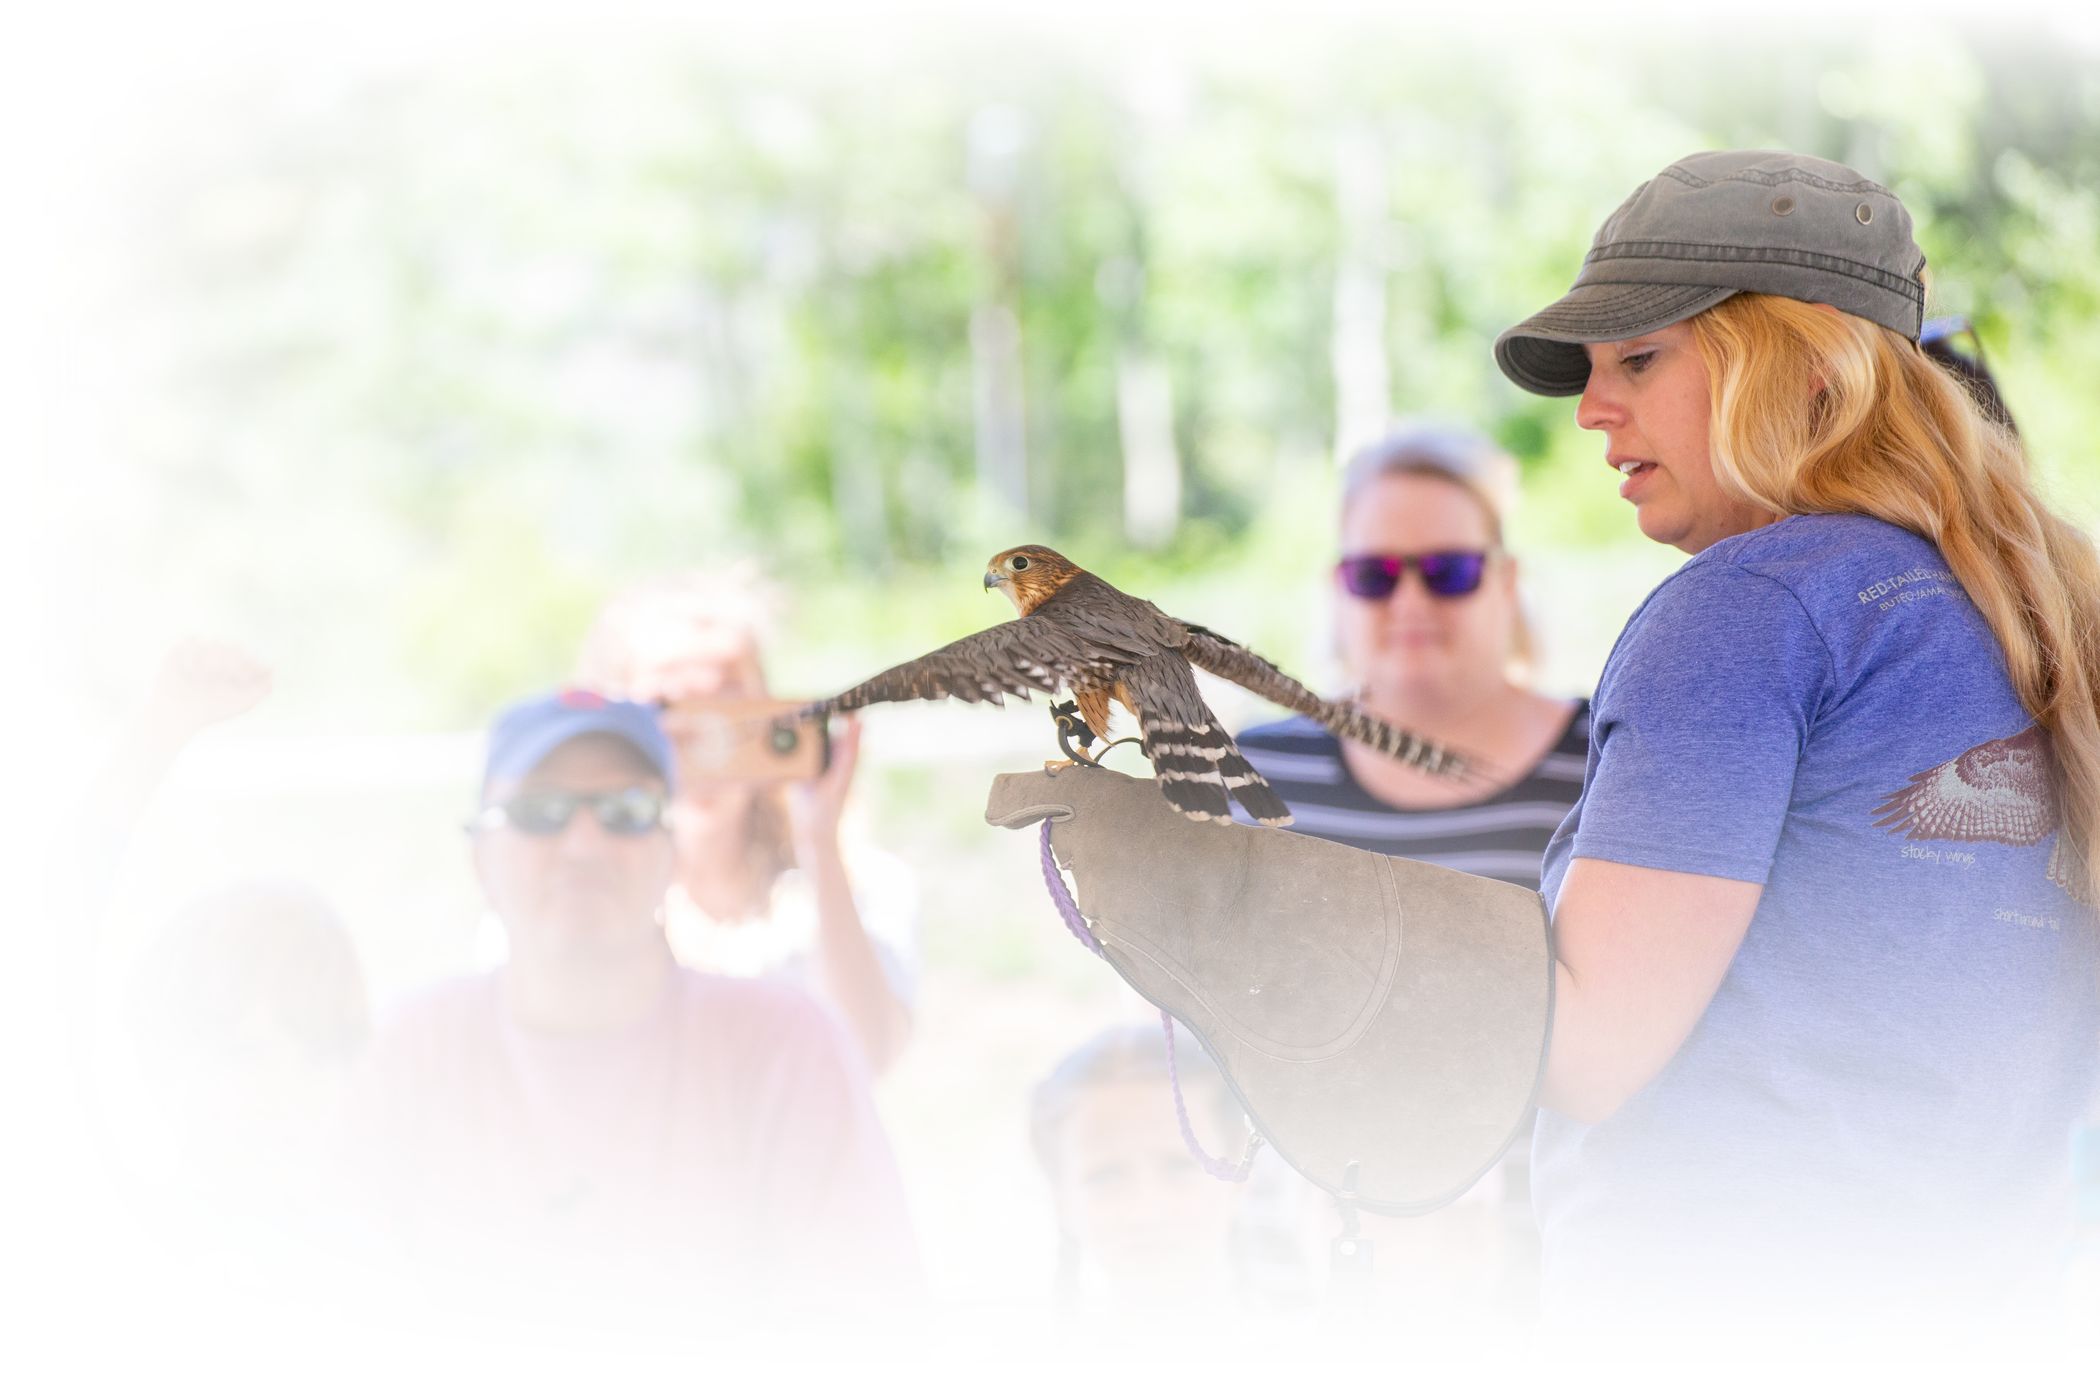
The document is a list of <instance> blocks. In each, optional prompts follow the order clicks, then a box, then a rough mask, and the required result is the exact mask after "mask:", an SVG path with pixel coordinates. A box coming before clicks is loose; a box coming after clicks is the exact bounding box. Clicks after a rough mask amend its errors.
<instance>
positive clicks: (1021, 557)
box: [1006, 554, 1028, 574]
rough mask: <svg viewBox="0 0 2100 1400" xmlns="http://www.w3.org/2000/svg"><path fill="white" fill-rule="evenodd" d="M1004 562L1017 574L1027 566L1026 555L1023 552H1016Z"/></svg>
mask: <svg viewBox="0 0 2100 1400" xmlns="http://www.w3.org/2000/svg"><path fill="white" fill-rule="evenodd" d="M1006 562H1007V565H1008V566H1009V567H1010V568H1012V569H1013V571H1014V572H1015V573H1017V574H1018V573H1020V572H1021V571H1022V570H1023V569H1025V568H1027V567H1028V556H1027V555H1025V554H1016V555H1015V556H1014V557H1013V558H1011V559H1009V560H1007V561H1006Z"/></svg>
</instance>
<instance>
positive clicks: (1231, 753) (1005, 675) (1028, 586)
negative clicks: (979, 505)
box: [802, 545, 1464, 826]
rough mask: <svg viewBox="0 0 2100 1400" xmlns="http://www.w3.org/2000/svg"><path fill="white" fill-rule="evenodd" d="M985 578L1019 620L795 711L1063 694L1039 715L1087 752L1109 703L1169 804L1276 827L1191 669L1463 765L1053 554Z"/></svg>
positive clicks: (1366, 736)
mask: <svg viewBox="0 0 2100 1400" xmlns="http://www.w3.org/2000/svg"><path fill="white" fill-rule="evenodd" d="M984 586H985V588H986V590H987V591H989V590H991V589H994V588H996V589H998V590H999V591H1000V592H1001V593H1003V594H1005V595H1006V597H1007V598H1008V600H1010V601H1011V602H1012V603H1013V605H1014V608H1015V609H1016V610H1017V611H1018V612H1019V613H1020V616H1019V617H1017V618H1015V619H1014V620H1013V621H1011V622H1002V623H1000V624H999V625H998V626H996V627H988V628H986V629H985V630H984V631H982V632H976V633H973V634H971V635H970V636H967V637H964V638H963V639H962V640H961V641H958V642H951V643H949V644H948V645H947V646H944V647H942V648H940V649H939V650H938V651H932V652H928V653H927V654H926V655H924V656H922V657H920V658H919V659H918V660H916V661H907V662H905V663H904V664H903V665H902V666H893V667H891V668H890V669H889V670H887V671H884V672H882V673H881V674H880V675H877V676H874V677H872V678H870V679H869V680H866V681H863V682H862V683H861V684H859V685H857V686H854V687H853V688H852V689H851V690H846V691H841V692H840V693H839V694H837V695H834V696H832V697H831V698H830V699H828V700H817V701H814V702H812V703H811V704H809V705H808V706H806V707H804V709H803V710H802V715H803V716H804V717H807V718H816V717H820V716H823V715H827V714H830V713H832V712H833V711H835V710H857V709H860V708H862V707H863V706H866V705H874V704H880V703H882V702H884V701H892V700H937V699H941V698H943V697H946V696H953V697H955V698H956V699H958V700H967V701H970V702H972V703H975V702H977V701H980V700H988V701H990V702H991V703H992V704H994V705H1002V704H1004V703H1005V701H1006V697H1007V696H1009V695H1012V696H1015V697H1017V698H1020V699H1026V698H1028V696H1029V695H1030V694H1032V693H1037V692H1040V693H1043V694H1050V695H1054V694H1056V693H1057V692H1058V691H1060V690H1069V691H1071V693H1072V701H1071V702H1070V703H1068V704H1065V705H1059V706H1053V707H1052V711H1051V712H1052V714H1053V715H1056V716H1058V719H1059V744H1060V746H1062V747H1064V748H1065V751H1066V752H1067V753H1071V754H1073V757H1074V758H1075V759H1076V760H1077V761H1079V762H1082V763H1091V762H1093V761H1094V759H1093V756H1092V755H1091V754H1090V753H1088V752H1087V750H1086V749H1085V748H1084V747H1083V748H1082V749H1081V750H1079V751H1077V752H1076V753H1075V752H1074V751H1073V750H1072V749H1071V748H1070V746H1069V745H1068V744H1066V742H1065V740H1066V738H1067V737H1068V736H1076V737H1077V738H1078V739H1079V740H1080V742H1081V743H1082V745H1091V744H1092V743H1093V742H1094V741H1095V740H1096V738H1097V737H1106V735H1107V734H1108V725H1109V704H1110V702H1111V701H1114V702H1119V703H1120V704H1121V705H1122V706H1123V708H1124V709H1125V710H1128V711H1129V712H1130V713H1131V714H1132V715H1133V716H1135V718H1136V720H1137V725H1138V735H1139V738H1138V746H1139V751H1140V752H1142V753H1143V754H1144V755H1145V756H1146V757H1147V758H1149V759H1151V760H1152V767H1153V771H1154V773H1155V775H1156V776H1157V777H1158V779H1159V786H1160V791H1161V792H1162V793H1163V794H1164V795H1165V797H1166V799H1167V802H1168V803H1169V804H1170V805H1172V806H1173V807H1174V809H1175V810H1176V811H1178V812H1180V813H1181V814H1182V815H1184V816H1186V817H1189V818H1191V819H1193V820H1196V821H1218V822H1230V821H1231V820H1232V807H1231V802H1230V800H1229V799H1230V798H1233V797H1237V798H1238V799H1239V801H1240V805H1241V806H1242V807H1244V808H1246V809H1247V815H1248V816H1250V817H1252V818H1254V820H1256V821H1258V822H1260V823H1262V824H1263V825H1265V826H1288V825H1289V824H1290V821H1291V812H1290V808H1288V807H1286V806H1285V805H1284V802H1283V799H1282V798H1280V797H1278V796H1277V795H1276V793H1275V791H1274V790H1273V789H1272V788H1270V786H1269V785H1268V783H1267V782H1266V781H1264V780H1263V778H1262V776H1261V774H1260V773H1258V772H1256V771H1255V769H1254V765H1253V764H1251V763H1249V762H1247V760H1246V758H1245V757H1243V756H1242V755H1241V753H1240V751H1239V747H1238V746H1237V745H1235V744H1234V743H1233V742H1232V736H1231V735H1230V734H1228V733H1227V732H1226V730H1225V726H1224V725H1223V724H1221V723H1219V721H1218V717H1217V716H1216V715H1214V714H1212V713H1211V711H1210V707H1209V706H1208V705H1206V704H1205V703H1204V702H1203V696H1202V695H1201V694H1200V693H1199V692H1198V691H1197V689H1196V676H1195V672H1194V670H1193V669H1192V668H1194V667H1198V666H1200V667H1202V668H1203V669H1204V670H1205V671H1208V672H1210V673H1211V674H1212V675H1214V676H1219V677H1222V678H1223V679H1225V680H1228V681H1231V682H1233V683H1234V684H1235V685H1239V686H1243V687H1245V688H1246V689H1248V690H1251V691H1253V692H1254V693H1255V694H1256V695H1259V696H1261V697H1262V698H1263V699H1265V700H1272V701H1274V702H1275V703H1277V704H1279V705H1283V706H1285V707H1287V708H1289V709H1292V710H1296V711H1297V712H1298V713H1299V714H1302V715H1305V716H1307V717H1309V718H1311V719H1313V720H1314V721H1316V722H1318V723H1319V724H1320V725H1322V726H1324V727H1325V728H1327V729H1328V730H1331V731H1332V732H1333V733H1335V734H1337V735H1339V736H1341V737H1343V738H1347V739H1354V740H1357V741H1358V742H1359V743H1364V744H1368V745H1370V746H1371V747H1372V748H1375V749H1377V750H1378V751H1379V752H1381V753H1386V754H1390V755H1392V756H1393V757H1394V758H1397V759H1400V760H1401V761H1402V762H1404V763H1408V764H1412V765H1413V766H1414V767H1417V768H1420V769H1422V770H1423V771H1425V772H1428V773H1434V774H1439V775H1446V776H1454V777H1455V776H1457V775H1458V774H1459V773H1460V772H1461V771H1463V769H1464V762H1463V760H1462V759H1460V757H1459V756H1458V755H1457V754H1454V753H1452V752H1451V751H1450V750H1448V749H1446V748H1444V747H1443V746H1442V745H1440V744H1436V743H1433V742H1431V741H1430V740H1428V739H1425V738H1423V737H1421V736H1420V735H1417V734H1412V733H1409V732H1408V731H1406V730H1404V729H1399V728H1395V727H1394V726H1392V725H1390V724H1387V723H1386V722H1385V721H1384V720H1381V719H1379V718H1377V717H1376V716H1374V715H1371V714H1369V713H1367V712H1365V711H1364V710H1361V709H1359V708H1357V706H1355V705H1354V704H1351V703H1350V702H1349V701H1346V700H1326V699H1323V698H1321V697H1320V696H1318V695H1316V694H1314V693H1313V692H1312V691H1311V690H1308V689H1307V688H1306V687H1305V686H1303V685H1301V684H1300V683H1299V682H1297V681H1295V680H1293V679H1291V678H1290V677H1289V676H1287V675H1285V674H1284V673H1283V672H1282V671H1280V670H1278V669H1277V668H1276V667H1275V666H1273V665H1271V664H1270V663H1269V662H1267V661H1264V660H1263V659H1262V658H1261V657H1259V656H1256V655H1255V654H1254V653H1253V652H1251V651H1249V650H1247V648H1245V647H1243V646H1241V645H1240V644H1239V643H1237V642H1235V641H1232V640H1230V639H1228V638H1226V637H1222V636H1220V635H1219V634H1218V633H1216V632H1213V631H1211V630H1210V629H1209V628H1207V627H1199V626H1197V625H1196V624H1195V623H1193V622H1184V621H1182V620H1181V619H1179V618H1176V617H1171V616H1169V615H1168V614H1166V613H1164V612H1162V611H1160V610H1159V609H1158V608H1156V607H1154V606H1153V605H1152V604H1151V603H1148V602H1146V601H1145V600H1144V599H1143V598H1133V597H1131V596H1130V595H1129V594H1128V593H1124V592H1122V591H1120V590H1119V589H1116V588H1113V587H1111V586H1110V585H1109V584H1108V583H1106V582H1104V581H1103V580H1102V579H1101V578H1099V577H1098V576H1096V575H1094V574H1090V573H1088V572H1087V571H1086V570H1085V569H1082V568H1080V567H1079V566H1078V565H1076V564H1074V563H1073V562H1072V561H1071V560H1069V559H1067V558H1065V557H1064V556H1063V555H1062V554H1059V553H1058V552H1057V551H1056V550H1053V549H1045V548H1044V547H1042V546H1041V545H1021V546H1020V547H1018V548H1015V549H1009V550H1005V551H1003V552H1001V553H999V554H995V555H993V556H992V559H991V562H990V564H989V565H988V566H987V567H986V569H985V574H984ZM1075 710H1076V713H1074V711H1075Z"/></svg>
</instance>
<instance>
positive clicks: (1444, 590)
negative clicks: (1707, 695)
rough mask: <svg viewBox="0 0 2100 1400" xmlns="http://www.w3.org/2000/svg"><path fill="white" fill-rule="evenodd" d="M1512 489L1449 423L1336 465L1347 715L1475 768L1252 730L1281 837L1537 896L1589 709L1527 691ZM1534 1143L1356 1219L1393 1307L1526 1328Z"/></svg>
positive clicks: (1314, 736)
mask: <svg viewBox="0 0 2100 1400" xmlns="http://www.w3.org/2000/svg"><path fill="white" fill-rule="evenodd" d="M1516 488H1517V467H1516V463H1515V462H1513V461H1512V460H1510V458H1509V456H1508V455H1507V454H1506V453H1504V452H1502V451H1501V449H1499V448H1497V447H1496V446H1495V445H1494V444H1493V443H1492V442H1490V441H1488V440H1487V439H1486V438H1484V437H1482V436H1480V435H1479V434H1477V433H1473V432H1470V431H1466V430H1464V429H1460V428H1455V427H1449V426H1443V425H1435V424H1426V423H1414V424H1403V425H1400V426H1399V427H1397V428H1395V430H1394V431H1392V432H1391V433H1389V434H1388V435H1387V436H1385V437H1383V438H1381V439H1379V440H1378V441H1376V442H1373V443H1370V444H1369V445H1367V446H1365V447H1363V448H1362V449H1361V450H1359V451H1358V452H1356V453H1355V454H1354V455H1353V456H1352V457H1351V458H1350V459H1349V463H1348V465H1347V467H1346V468H1345V469H1344V471H1343V476H1342V513H1341V530H1340V535H1341V550H1340V555H1341V557H1340V559H1339V561H1338V562H1337V563H1336V564H1335V566H1334V607H1335V614H1336V639H1337V641H1338V643H1339V649H1340V652H1341V658H1342V662H1343V665H1344V666H1345V668H1346V669H1347V672H1348V675H1349V678H1350V679H1351V681H1352V682H1354V684H1355V685H1356V687H1357V698H1358V701H1359V703H1361V704H1362V705H1363V706H1364V707H1365V708H1366V709H1369V710H1370V711H1371V712H1372V713H1374V714H1376V715H1378V716H1379V717H1380V718H1382V719H1385V720H1389V721H1391V722H1392V723H1394V724H1398V725H1402V726H1405V727H1407V728H1409V729H1414V730H1417V731H1419V732H1422V733H1427V734H1434V735H1436V736H1437V737H1438V738H1439V739H1441V740H1443V741H1444V742H1446V743H1448V744H1450V745H1451V746H1452V747H1453V748H1455V749H1457V750H1459V751H1460V752H1462V753H1464V754H1466V755H1467V756H1468V757H1469V758H1470V759H1471V760H1472V761H1473V765H1472V769H1471V773H1472V776H1470V777H1468V778H1466V779H1464V780H1463V781H1461V782H1459V783H1457V784H1454V783H1453V781H1452V780H1451V779H1450V778H1448V777H1430V776H1428V775H1425V774H1423V773H1421V772H1419V771H1418V770H1416V769H1413V768H1410V767H1408V766H1407V765H1405V764H1402V763H1400V762H1399V761H1397V760H1395V759H1391V758H1388V757H1386V756H1385V755H1383V754H1380V753H1377V752H1375V751H1374V750H1371V749H1368V748H1366V747H1364V746H1363V745H1361V744H1357V743H1354V742H1352V741H1349V740H1341V739H1337V738H1335V736H1333V735H1332V734H1329V733H1328V732H1327V731H1326V730H1324V729H1322V728H1320V727H1319V726H1318V725H1316V724H1313V723H1312V722H1311V721H1309V720H1305V719H1299V718H1292V719H1288V720H1284V721H1282V722H1281V723H1276V724H1265V725H1261V726H1259V727H1257V728H1255V729H1251V730H1249V731H1248V732H1246V733H1245V734H1242V735H1240V736H1239V745H1240V749H1241V751H1242V752H1243V753H1245V754H1246V755H1247V758H1248V761H1249V762H1251V763H1253V764H1254V765H1255V767H1256V768H1258V769H1260V770H1261V773H1262V776H1263V777H1265V778H1267V779H1268V780H1269V782H1270V784H1271V785H1272V786H1274V787H1275V788H1276V790H1277V792H1278V793H1279V794H1280V795H1281V796H1282V797H1283V799H1284V801H1286V802H1288V803H1289V804H1290V807H1291V811H1292V813H1293V814H1295V816H1296V817H1297V820H1296V821H1295V822H1294V823H1293V824H1292V830H1294V831H1298V832H1302V833H1305V834H1307V835H1312V836H1320V837H1325V838H1326V839H1328V840H1331V841H1339V842H1341V843H1343V844H1344V845H1349V846H1355V847H1358V848H1360V849H1363V850H1371V851H1379V852H1381V853H1383V854H1386V855H1395V856H1405V857H1407V858H1409V859H1411V860H1421V861H1428V862H1430V863H1432V864H1436V865H1442V866H1445V867H1448V868H1450V869H1453V870H1462V871H1465V872H1466V873H1468V874H1472V875H1483V876H1487V877H1489V878H1491V879H1497V880H1506V881H1508V882H1510V883H1511V884H1516V885H1522V886H1524V887H1525V888H1526V889H1533V890H1535V889H1537V888H1538V885H1539V866H1540V860H1541V858H1542V857H1543V855H1544V854H1545V850H1546V844H1547V842H1548V841H1550V840H1551V839H1552V837H1553V833H1554V830H1555V829H1556V828H1557V827H1558V826H1559V825H1560V822H1561V818H1563V817H1564V816H1566V815H1567V813H1568V810H1569V808H1571V807H1572V806H1574V804H1575V800H1576V798H1577V797H1578V796H1580V795H1581V791H1582V772H1583V766H1584V763H1585V761H1586V759H1587V757H1588V753H1589V742H1590V735H1589V704H1588V702H1587V701H1584V700H1562V699H1558V698H1556V697H1553V696H1550V695H1543V694H1540V693H1539V692H1538V691H1536V690H1534V689H1532V688H1531V687H1530V686H1529V685H1527V684H1526V683H1525V680H1524V676H1525V673H1526V671H1527V670H1528V669H1529V667H1530V663H1531V661H1532V644H1531V636H1530V633H1529V630H1528V629H1527V627H1526V626H1525V621H1524V613H1523V607H1522V604H1521V600H1520V599H1519V597H1518V592H1517V561H1516V560H1515V559H1514V558H1512V557H1511V556H1510V554H1509V551H1508V549H1507V547H1506V546H1505V544H1504V541H1503V533H1502V526H1503V519H1504V517H1505V516H1506V515H1507V514H1508V513H1509V511H1510V508H1511V507H1512V505H1513V504H1514V502H1515V496H1516ZM1527 1137H1528V1130H1527V1131H1526V1132H1525V1133H1522V1134H1520V1135H1519V1138H1518V1141H1517V1142H1515V1143H1514V1144H1512V1146H1511V1149H1510V1150H1509V1152H1507V1153H1506V1154H1505V1155H1504V1157H1503V1160H1502V1162H1501V1164H1500V1165H1499V1166H1498V1167H1497V1169H1496V1170H1495V1171H1494V1172H1491V1173H1490V1174H1489V1175H1488V1176H1487V1177H1486V1178H1484V1179H1483V1180H1482V1182H1481V1183H1480V1184H1479V1185H1478V1186H1476V1187H1474V1188H1473V1190H1472V1191H1470V1192H1469V1193H1467V1195H1466V1196H1465V1197H1464V1198H1462V1199H1461V1200H1459V1201H1458V1202H1455V1203H1454V1204H1452V1205H1450V1206H1447V1207H1445V1208H1444V1209H1443V1210H1440V1211H1437V1212H1435V1213H1434V1214H1432V1215H1429V1216H1426V1217H1423V1218H1422V1219H1419V1220H1386V1219H1373V1218H1371V1217H1365V1218H1364V1219H1363V1221H1362V1222H1361V1223H1362V1228H1363V1229H1364V1230H1365V1231H1366V1232H1367V1233H1369V1234H1370V1235H1371V1236H1372V1238H1373V1247H1374V1249H1375V1251H1376V1257H1377V1260H1378V1263H1377V1267H1376V1269H1375V1270H1374V1273H1373V1282H1374V1285H1375V1287H1376V1288H1377V1290H1378V1294H1379V1296H1380V1298H1381V1299H1382V1300H1383V1301H1384V1304H1385V1305H1386V1306H1389V1307H1391V1308H1393V1309H1395V1310H1404V1311H1405V1312H1406V1313H1407V1314H1408V1315H1410V1316H1414V1317H1423V1316H1428V1315H1439V1316H1445V1317H1453V1318H1461V1319H1465V1320H1467V1321H1481V1320H1487V1321H1490V1322H1505V1323H1506V1322H1513V1321H1522V1320H1524V1319H1526V1318H1528V1316H1529V1315H1530V1313H1531V1311H1532V1307H1533V1304H1532V1299H1533V1297H1534V1296H1535V1294H1536V1280H1537V1254H1538V1232H1537V1229H1536V1227H1535V1226H1534V1225H1533V1224H1532V1221H1531V1202H1530V1152H1529V1148H1528V1146H1527V1143H1526V1140H1525V1139H1526V1138H1527ZM1284 1194H1289V1193H1284ZM1296 1209H1298V1210H1299V1211H1301V1212H1303V1213H1304V1215H1305V1218H1304V1219H1303V1220H1302V1221H1301V1222H1300V1223H1299V1224H1297V1225H1296V1226H1295V1227H1293V1228H1296V1229H1299V1230H1302V1231H1304V1232H1305V1233H1304V1239H1305V1251H1306V1253H1307V1255H1308V1256H1309V1257H1312V1258H1317V1257H1318V1252H1319V1249H1320V1248H1322V1247H1323V1246H1321V1245H1320V1244H1319V1243H1318V1242H1319V1240H1320V1238H1321V1237H1322V1235H1324V1234H1331V1233H1332V1227H1333V1221H1332V1219H1331V1217H1332V1210H1331V1208H1327V1207H1326V1202H1325V1201H1324V1199H1317V1198H1314V1197H1312V1196H1310V1195H1309V1194H1307V1193H1304V1192H1299V1193H1297V1202H1296Z"/></svg>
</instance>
